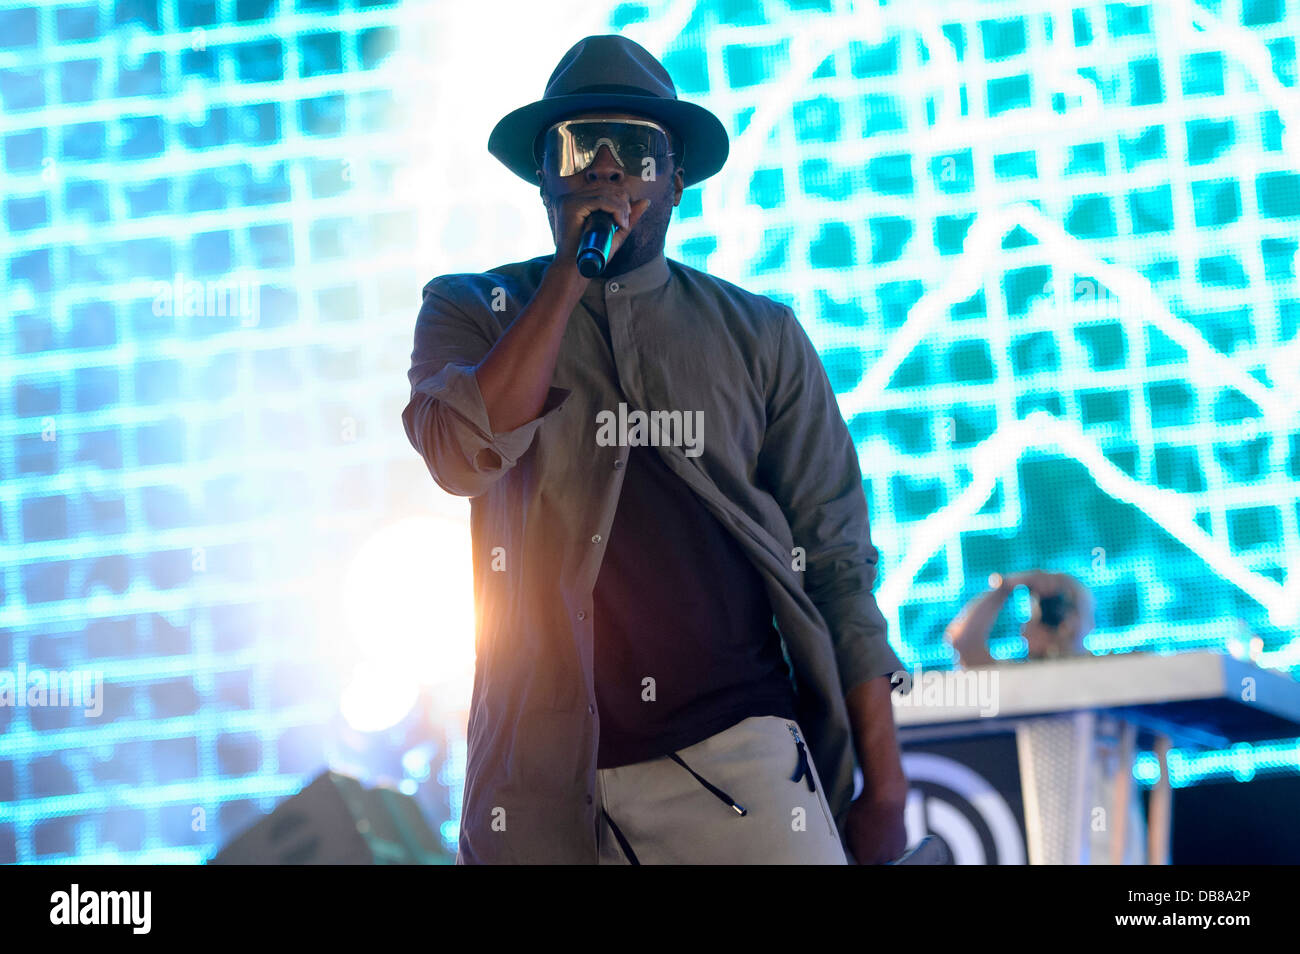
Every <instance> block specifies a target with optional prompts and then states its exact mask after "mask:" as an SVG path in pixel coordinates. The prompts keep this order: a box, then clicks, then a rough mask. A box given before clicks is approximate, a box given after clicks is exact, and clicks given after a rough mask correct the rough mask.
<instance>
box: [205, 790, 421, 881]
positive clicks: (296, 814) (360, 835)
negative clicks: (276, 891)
mask: <svg viewBox="0 0 1300 954" xmlns="http://www.w3.org/2000/svg"><path fill="white" fill-rule="evenodd" d="M446 860H447V856H446V855H445V853H444V852H443V851H442V848H441V847H440V845H439V842H438V839H437V837H435V835H434V833H433V831H432V830H430V828H429V824H428V822H426V821H425V819H424V815H423V814H422V813H421V812H420V808H419V806H418V805H417V804H416V803H415V799H413V798H411V797H410V796H408V795H403V794H402V793H401V792H398V791H396V790H394V789H391V788H365V787H363V786H362V784H361V783H360V782H359V781H357V780H356V779H355V778H350V777H348V776H346V775H339V774H338V773H337V772H324V773H322V774H321V775H319V776H317V778H316V780H315V781H313V782H312V783H311V784H310V785H308V786H307V787H306V788H304V789H303V790H302V791H301V792H299V793H298V794H297V795H295V796H293V797H292V798H290V799H288V800H287V801H285V802H282V803H281V804H280V805H278V806H276V809H275V811H274V812H272V813H271V814H270V815H269V816H268V817H266V818H264V819H262V820H261V821H260V822H258V823H257V824H255V825H253V826H252V827H251V828H249V829H248V830H247V831H245V832H243V833H242V834H241V835H239V836H238V837H236V838H235V840H234V841H232V842H230V843H229V844H228V845H226V846H225V847H224V848H222V849H221V851H220V852H219V853H218V854H217V855H216V857H214V858H212V859H211V861H210V862H209V864H214V865H419V864H438V863H440V862H445V861H446Z"/></svg>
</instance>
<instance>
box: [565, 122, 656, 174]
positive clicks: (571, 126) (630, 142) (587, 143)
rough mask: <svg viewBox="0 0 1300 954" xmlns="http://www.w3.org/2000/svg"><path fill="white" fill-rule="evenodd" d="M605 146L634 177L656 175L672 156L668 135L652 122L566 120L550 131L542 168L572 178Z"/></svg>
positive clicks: (593, 159) (590, 162)
mask: <svg viewBox="0 0 1300 954" xmlns="http://www.w3.org/2000/svg"><path fill="white" fill-rule="evenodd" d="M601 146H608V147H609V151H610V152H612V153H613V154H614V160H615V161H616V162H617V163H618V164H619V165H620V166H622V167H623V168H624V169H626V170H627V171H628V173H629V174H630V175H642V174H643V173H644V172H645V171H646V170H647V169H648V170H650V172H651V175H655V174H657V173H658V166H659V164H660V163H662V162H664V161H666V160H667V159H668V157H669V156H671V155H672V151H671V150H670V149H669V146H668V133H667V132H666V131H665V130H664V128H663V127H662V126H660V125H658V124H657V123H653V122H650V121H649V120H648V119H645V120H643V119H566V120H564V121H563V122H559V123H556V124H555V125H554V126H552V127H551V128H550V129H548V130H546V134H545V137H544V138H543V140H542V144H541V153H542V154H541V163H540V165H541V166H542V168H543V169H545V170H546V171H547V172H550V173H553V174H555V175H558V176H571V175H574V174H575V173H578V172H581V171H582V170H584V169H586V168H587V167H588V166H589V165H591V164H592V163H593V162H595V161H596V154H597V153H599V152H600V147H601ZM647 160H652V162H647Z"/></svg>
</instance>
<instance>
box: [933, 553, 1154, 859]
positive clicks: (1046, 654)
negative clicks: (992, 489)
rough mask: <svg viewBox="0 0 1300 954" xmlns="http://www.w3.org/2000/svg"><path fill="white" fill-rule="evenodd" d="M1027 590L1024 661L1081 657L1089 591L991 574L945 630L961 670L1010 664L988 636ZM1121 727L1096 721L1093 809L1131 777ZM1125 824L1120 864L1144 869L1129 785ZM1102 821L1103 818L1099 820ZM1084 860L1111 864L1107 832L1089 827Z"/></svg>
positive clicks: (1090, 608)
mask: <svg viewBox="0 0 1300 954" xmlns="http://www.w3.org/2000/svg"><path fill="white" fill-rule="evenodd" d="M1021 586H1024V587H1027V588H1028V590H1029V596H1030V607H1031V609H1030V616H1029V619H1028V620H1027V621H1026V622H1025V623H1024V624H1023V625H1022V626H1021V627H1020V635H1021V636H1023V637H1024V640H1025V643H1026V646H1027V652H1026V658H1027V660H1031V661H1032V660H1045V659H1061V658H1066V657H1069V656H1081V655H1085V654H1086V650H1085V649H1084V646H1083V640H1084V637H1086V636H1087V635H1088V634H1089V633H1090V632H1092V629H1093V626H1094V625H1095V623H1096V619H1095V615H1094V610H1095V607H1096V601H1095V600H1094V599H1093V596H1092V593H1091V591H1090V590H1089V589H1088V587H1087V586H1085V585H1084V584H1083V582H1082V581H1081V580H1079V579H1078V578H1077V577H1074V576H1071V575H1070V574H1068V573H1048V572H1045V571H1043V570H1030V571H1029V572H1027V573H1012V574H1010V575H1008V576H1002V575H1001V574H998V573H994V574H992V575H991V576H990V577H989V589H988V591H987V592H985V593H981V594H980V595H979V596H977V597H975V598H974V599H972V600H971V601H970V602H969V603H967V604H966V606H965V608H963V609H962V611H961V613H960V614H958V616H957V618H956V619H954V620H953V621H952V622H951V623H949V624H948V627H947V629H946V630H945V631H944V635H945V637H946V638H947V640H948V642H949V643H950V644H951V645H952V648H953V649H954V650H955V651H956V652H957V658H958V662H959V665H960V666H961V667H962V668H963V669H973V668H975V667H978V666H994V665H999V664H1000V663H1002V662H1012V660H997V659H994V658H993V655H992V653H990V652H989V646H988V639H989V632H990V631H991V630H992V628H993V624H994V622H995V621H996V620H997V618H998V616H999V615H1000V614H1001V612H1002V608H1003V607H1004V606H1005V605H1006V602H1007V599H1008V598H1010V596H1011V594H1012V593H1014V592H1015V591H1016V589H1017V588H1018V587H1021ZM1121 732H1122V726H1121V724H1120V723H1119V721H1118V720H1116V719H1114V718H1113V717H1109V716H1105V715H1103V716H1101V717H1100V718H1098V720H1097V732H1096V739H1097V746H1096V749H1095V752H1094V758H1093V759H1092V762H1091V776H1092V778H1091V782H1092V792H1093V803H1094V804H1095V805H1097V806H1100V807H1103V808H1105V809H1107V810H1109V808H1110V806H1111V805H1112V804H1113V803H1114V794H1115V785H1116V784H1117V782H1118V780H1119V779H1120V777H1121V773H1123V772H1131V771H1132V770H1133V766H1132V764H1131V763H1127V764H1126V763H1125V761H1124V759H1123V757H1122V752H1121V750H1122V746H1121ZM1130 790H1131V795H1130V798H1129V799H1128V822H1127V824H1126V827H1125V838H1124V851H1123V863H1124V864H1126V865H1140V864H1145V863H1146V841H1147V826H1146V819H1145V816H1144V813H1143V811H1142V798H1141V792H1140V790H1139V789H1138V787H1137V786H1136V785H1132V784H1130ZM1102 817H1104V816H1102ZM1088 830H1089V833H1090V839H1089V846H1088V848H1089V850H1088V857H1089V860H1090V861H1091V863H1092V864H1108V863H1110V860H1111V853H1110V835H1109V831H1108V826H1103V827H1101V828H1100V829H1099V828H1098V827H1097V826H1095V825H1090V826H1089V829H1088Z"/></svg>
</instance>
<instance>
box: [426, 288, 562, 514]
mask: <svg viewBox="0 0 1300 954" xmlns="http://www.w3.org/2000/svg"><path fill="white" fill-rule="evenodd" d="M455 294H456V286H454V285H450V284H448V285H444V284H441V283H440V280H439V279H434V280H433V281H432V282H430V283H429V284H428V285H426V286H425V290H424V303H423V304H422V305H421V307H420V314H419V317H418V318H417V319H416V325H415V348H414V350H413V351H412V353H411V369H410V371H409V372H408V375H407V376H408V379H409V380H410V384H411V397H410V400H409V401H408V402H407V405H406V408H405V409H404V410H403V411H402V425H403V427H405V429H406V436H407V439H408V440H409V441H410V442H411V446H412V447H414V448H415V449H416V450H417V451H418V452H419V453H420V456H421V457H423V458H424V461H425V463H426V464H427V465H428V468H429V473H430V474H431V475H432V476H433V479H434V481H435V482H437V484H438V486H439V487H441V488H442V489H443V490H445V491H447V492H448V493H451V494H456V495H458V496H462V497H476V496H478V495H479V494H482V493H484V492H486V491H487V490H488V489H489V488H490V487H491V486H492V485H493V484H494V483H495V482H496V481H497V480H499V479H500V478H501V477H502V476H504V475H505V474H506V473H507V472H508V471H509V470H510V469H511V468H512V467H514V466H515V464H516V462H517V461H518V460H519V458H520V457H522V456H523V454H524V453H525V452H526V451H527V450H528V448H529V446H530V445H531V444H532V442H533V438H534V436H535V435H536V433H537V429H538V428H539V427H541V425H542V422H543V421H544V420H545V419H546V417H547V416H548V415H549V414H551V413H553V412H555V411H556V410H557V409H558V408H559V407H560V406H561V405H562V404H564V402H565V401H566V400H568V397H569V393H570V392H569V390H568V389H566V388H557V387H552V388H551V389H550V390H549V391H548V392H547V396H546V400H545V402H544V404H543V406H542V410H541V413H540V414H539V415H538V416H537V417H536V418H534V419H533V420H531V421H525V422H524V423H523V424H520V425H519V426H518V427H515V428H512V429H511V430H508V431H495V432H494V431H493V430H492V427H491V424H490V423H489V421H488V413H487V408H486V406H485V405H484V403H483V395H482V393H481V392H480V391H479V387H478V379H477V378H476V377H475V374H474V369H475V367H476V366H477V365H478V363H479V361H481V360H482V359H483V357H484V355H486V354H487V353H488V351H489V350H490V349H491V347H492V345H493V343H494V342H495V339H494V338H493V337H492V334H493V332H490V331H488V330H485V328H484V327H482V326H481V325H480V324H479V323H478V322H475V321H474V319H473V318H472V317H470V315H469V314H468V313H467V312H468V310H472V309H474V308H475V307H477V303H473V302H469V303H467V306H462V305H460V304H458V303H457V302H456V301H455V300H454V298H453V296H454V295H455Z"/></svg>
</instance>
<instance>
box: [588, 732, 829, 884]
mask: <svg viewBox="0 0 1300 954" xmlns="http://www.w3.org/2000/svg"><path fill="white" fill-rule="evenodd" d="M791 729H794V730H795V731H797V732H798V736H799V739H800V740H803V741H804V746H805V749H804V751H805V754H806V755H807V768H808V773H807V774H805V776H804V777H803V778H800V779H799V780H798V781H794V780H792V778H791V777H792V776H793V775H795V774H796V772H797V771H798V768H799V765H800V757H799V750H798V743H797V742H796V739H795V736H794V734H793V733H792V731H791ZM806 746H807V742H806V739H805V738H804V735H803V730H802V729H800V728H799V726H798V723H796V722H794V721H791V720H789V719H783V718H780V717H778V716H753V717H751V718H748V719H744V720H742V721H741V722H738V723H737V724H736V725H733V726H732V727H731V728H729V729H725V730H723V731H722V732H719V733H717V734H716V735H713V736H710V737H709V738H707V739H705V740H704V741H703V742H698V743H696V744H695V745H692V746H689V747H688V748H685V749H681V750H680V751H679V752H677V753H676V755H677V757H678V758H679V759H680V760H681V761H680V762H678V761H675V760H674V759H673V758H672V757H671V756H664V757H662V758H657V759H652V760H650V761H648V762H638V763H636V764H634V765H622V766H619V767H618V768H609V769H600V770H599V771H598V772H597V791H598V793H599V800H600V804H599V806H598V811H597V813H596V818H597V825H598V845H599V852H600V863H601V864H624V865H625V864H632V863H636V864H833V865H842V864H846V863H847V859H846V857H845V854H844V848H843V846H842V844H841V842H840V836H839V833H838V831H837V830H836V828H835V820H834V818H832V816H831V811H830V807H829V805H828V804H827V802H826V797H825V795H824V793H823V791H822V783H821V778H820V777H818V775H817V769H816V766H814V765H813V764H812V755H811V754H810V753H807V748H806ZM682 763H684V764H682ZM808 774H811V777H812V780H813V784H814V785H815V787H816V791H815V792H813V791H810V790H809V785H808V778H807V775H808ZM697 776H698V778H697ZM729 803H734V804H735V805H736V806H739V807H740V808H743V809H744V811H745V814H744V815H743V816H742V815H741V814H740V813H739V812H738V811H737V809H736V808H734V807H732V804H729ZM633 858H634V859H635V862H633V860H632V859H633Z"/></svg>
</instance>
